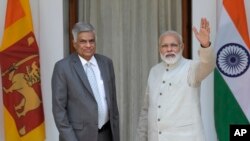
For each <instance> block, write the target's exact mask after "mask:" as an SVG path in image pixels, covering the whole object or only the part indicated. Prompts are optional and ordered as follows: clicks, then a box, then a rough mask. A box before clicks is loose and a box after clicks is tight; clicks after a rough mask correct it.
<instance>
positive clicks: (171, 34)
mask: <svg viewBox="0 0 250 141" xmlns="http://www.w3.org/2000/svg"><path fill="white" fill-rule="evenodd" d="M193 32H194V34H195V36H196V38H197V40H198V41H199V42H200V44H201V48H200V49H199V56H200V60H189V59H185V58H183V56H182V52H183V49H184V44H183V41H182V37H181V35H180V34H178V33H177V32H175V31H166V32H164V33H162V34H161V36H160V38H159V52H160V56H161V59H162V62H160V63H159V64H157V65H155V66H154V67H153V68H152V69H151V70H150V73H149V77H148V86H147V90H146V95H145V101H144V105H143V107H142V110H141V114H140V118H139V127H138V132H139V136H138V137H139V139H137V141H204V140H205V137H204V133H203V132H204V131H203V126H202V120H201V113H200V98H199V86H200V84H201V81H202V80H203V79H205V78H206V77H207V76H208V75H209V74H210V73H211V72H212V71H213V69H214V66H215V57H214V54H213V49H212V47H210V45H211V43H210V27H209V22H208V20H207V19H206V18H202V19H201V24H200V29H199V31H198V30H197V29H196V28H195V27H194V28H193Z"/></svg>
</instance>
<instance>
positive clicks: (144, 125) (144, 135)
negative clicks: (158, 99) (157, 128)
mask: <svg viewBox="0 0 250 141" xmlns="http://www.w3.org/2000/svg"><path fill="white" fill-rule="evenodd" d="M148 96H149V90H148V87H147V89H146V93H145V96H144V103H143V106H142V108H141V112H140V117H139V124H138V128H137V133H138V136H136V141H147V140H148V106H149V102H148V100H149V98H148Z"/></svg>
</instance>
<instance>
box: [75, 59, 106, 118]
mask: <svg viewBox="0 0 250 141" xmlns="http://www.w3.org/2000/svg"><path fill="white" fill-rule="evenodd" d="M79 58H80V60H81V63H82V66H84V65H85V64H86V63H88V62H90V64H91V67H92V69H93V71H94V73H95V77H96V81H97V85H98V91H99V94H100V97H101V104H102V107H103V110H104V113H105V121H106V122H107V121H108V120H109V117H108V105H107V100H106V94H105V90H104V84H103V79H102V76H101V72H100V69H99V66H98V64H97V61H96V59H95V57H94V56H92V58H91V59H90V60H89V61H87V60H85V59H84V58H82V57H81V56H79ZM83 68H84V67H83ZM84 70H85V68H84ZM85 72H86V70H85ZM106 122H105V123H106Z"/></svg>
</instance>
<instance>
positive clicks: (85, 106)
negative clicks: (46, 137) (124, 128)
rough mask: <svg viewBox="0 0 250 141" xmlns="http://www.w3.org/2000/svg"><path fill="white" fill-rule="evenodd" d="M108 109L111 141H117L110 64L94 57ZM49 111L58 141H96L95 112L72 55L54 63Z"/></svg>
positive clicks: (80, 65) (114, 101) (81, 69)
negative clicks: (53, 121)
mask: <svg viewBox="0 0 250 141" xmlns="http://www.w3.org/2000/svg"><path fill="white" fill-rule="evenodd" d="M95 58H96V60H97V63H98V66H99V68H100V72H101V76H102V78H103V83H104V89H105V94H106V97H107V104H108V109H109V118H110V123H111V129H112V137H113V141H119V140H120V139H119V113H118V107H117V101H116V87H115V74H114V68H113V63H112V61H111V60H110V59H109V58H107V57H105V56H103V55H99V54H95ZM52 107H53V108H52V109H53V115H54V120H55V123H56V126H57V128H58V130H59V134H60V135H59V138H60V141H97V135H98V111H97V103H96V101H95V98H94V95H93V92H92V90H91V87H90V84H89V82H88V78H87V76H86V74H85V71H84V68H83V66H82V63H81V61H80V59H79V56H78V55H77V54H76V53H73V54H71V55H70V56H68V57H67V58H64V59H62V60H60V61H58V62H57V63H56V64H55V67H54V71H53V76H52Z"/></svg>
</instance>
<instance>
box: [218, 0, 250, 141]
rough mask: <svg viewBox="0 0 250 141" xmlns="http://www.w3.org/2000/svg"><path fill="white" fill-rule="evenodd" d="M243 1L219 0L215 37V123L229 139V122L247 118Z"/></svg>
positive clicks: (248, 59) (249, 72)
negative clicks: (221, 0)
mask: <svg viewBox="0 0 250 141" xmlns="http://www.w3.org/2000/svg"><path fill="white" fill-rule="evenodd" d="M246 16H247V13H246V10H245V4H244V0H223V6H222V9H221V16H220V21H219V24H218V32H217V37H216V44H215V48H216V52H217V59H216V65H217V68H216V70H215V78H214V79H215V83H214V84H215V86H214V87H215V95H214V98H215V99H214V102H215V124H216V131H217V136H218V139H219V141H229V137H230V134H229V133H230V132H229V131H230V130H229V129H230V125H231V124H249V121H250V69H249V63H250V55H249V51H250V37H249V33H248V31H249V30H248V28H249V27H248V26H247V17H246Z"/></svg>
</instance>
